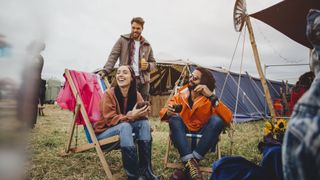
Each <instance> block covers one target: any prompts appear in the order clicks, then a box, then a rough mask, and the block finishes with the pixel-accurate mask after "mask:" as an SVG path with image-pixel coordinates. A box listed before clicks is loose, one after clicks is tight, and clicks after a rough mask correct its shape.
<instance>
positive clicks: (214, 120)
mask: <svg viewBox="0 0 320 180" xmlns="http://www.w3.org/2000/svg"><path fill="white" fill-rule="evenodd" d="M225 126H226V124H225V122H224V121H223V120H222V119H221V118H220V117H219V116H211V117H210V119H209V121H208V125H207V128H212V129H213V128H214V129H216V128H219V129H220V128H223V127H225Z"/></svg>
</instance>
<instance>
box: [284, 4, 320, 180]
mask: <svg viewBox="0 0 320 180" xmlns="http://www.w3.org/2000/svg"><path fill="white" fill-rule="evenodd" d="M306 30H307V31H306V35H307V37H308V39H309V41H310V42H311V44H312V45H313V49H312V51H311V56H310V69H311V70H312V71H313V72H314V74H315V79H314V81H313V83H312V84H311V87H310V88H309V90H308V91H307V92H305V93H304V95H303V96H302V97H301V98H300V99H299V101H298V102H297V103H296V105H295V106H294V111H293V114H292V116H291V119H290V121H289V123H288V127H287V131H286V134H285V137H284V142H283V146H282V157H283V159H282V162H283V172H284V178H285V179H299V180H304V179H320V171H319V170H320V10H315V9H311V10H310V11H309V13H308V15H307V29H306Z"/></svg>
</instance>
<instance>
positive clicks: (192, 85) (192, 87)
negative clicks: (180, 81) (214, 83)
mask: <svg viewBox="0 0 320 180" xmlns="http://www.w3.org/2000/svg"><path fill="white" fill-rule="evenodd" d="M196 86H197V85H195V84H194V83H193V82H191V81H189V85H188V88H189V90H190V91H191V90H194V88H196Z"/></svg>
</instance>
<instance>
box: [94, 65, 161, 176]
mask: <svg viewBox="0 0 320 180" xmlns="http://www.w3.org/2000/svg"><path fill="white" fill-rule="evenodd" d="M116 82H117V85H116V86H115V87H112V88H110V89H108V90H107V91H106V92H105V93H104V94H103V97H102V100H101V104H100V111H101V120H99V121H98V122H96V123H95V124H94V131H95V133H96V134H97V138H98V139H99V140H100V139H104V138H107V137H110V136H114V135H119V136H120V148H121V153H122V162H123V166H124V169H125V171H126V173H127V176H128V179H130V180H131V179H132V180H134V179H141V178H145V179H148V180H149V179H150V180H151V179H158V178H157V177H156V176H155V175H154V174H153V171H152V165H151V145H152V139H151V132H150V124H149V121H148V119H147V116H148V112H149V110H150V106H149V105H148V104H145V105H142V107H140V108H139V107H138V104H139V103H142V102H143V99H142V96H141V94H140V93H139V92H137V90H136V78H135V77H134V71H133V69H132V68H131V67H130V66H127V65H122V66H120V67H119V68H118V70H117V74H116ZM132 133H135V135H136V139H137V145H138V153H137V147H136V145H135V143H134V138H133V136H132ZM138 156H139V157H138Z"/></svg>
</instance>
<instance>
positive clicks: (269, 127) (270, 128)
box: [264, 121, 273, 131]
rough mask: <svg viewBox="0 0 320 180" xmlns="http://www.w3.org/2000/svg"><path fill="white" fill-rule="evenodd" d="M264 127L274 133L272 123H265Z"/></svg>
mask: <svg viewBox="0 0 320 180" xmlns="http://www.w3.org/2000/svg"><path fill="white" fill-rule="evenodd" d="M264 127H265V128H266V129H268V130H269V131H272V129H273V125H272V124H271V122H270V121H267V122H266V123H264Z"/></svg>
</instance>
